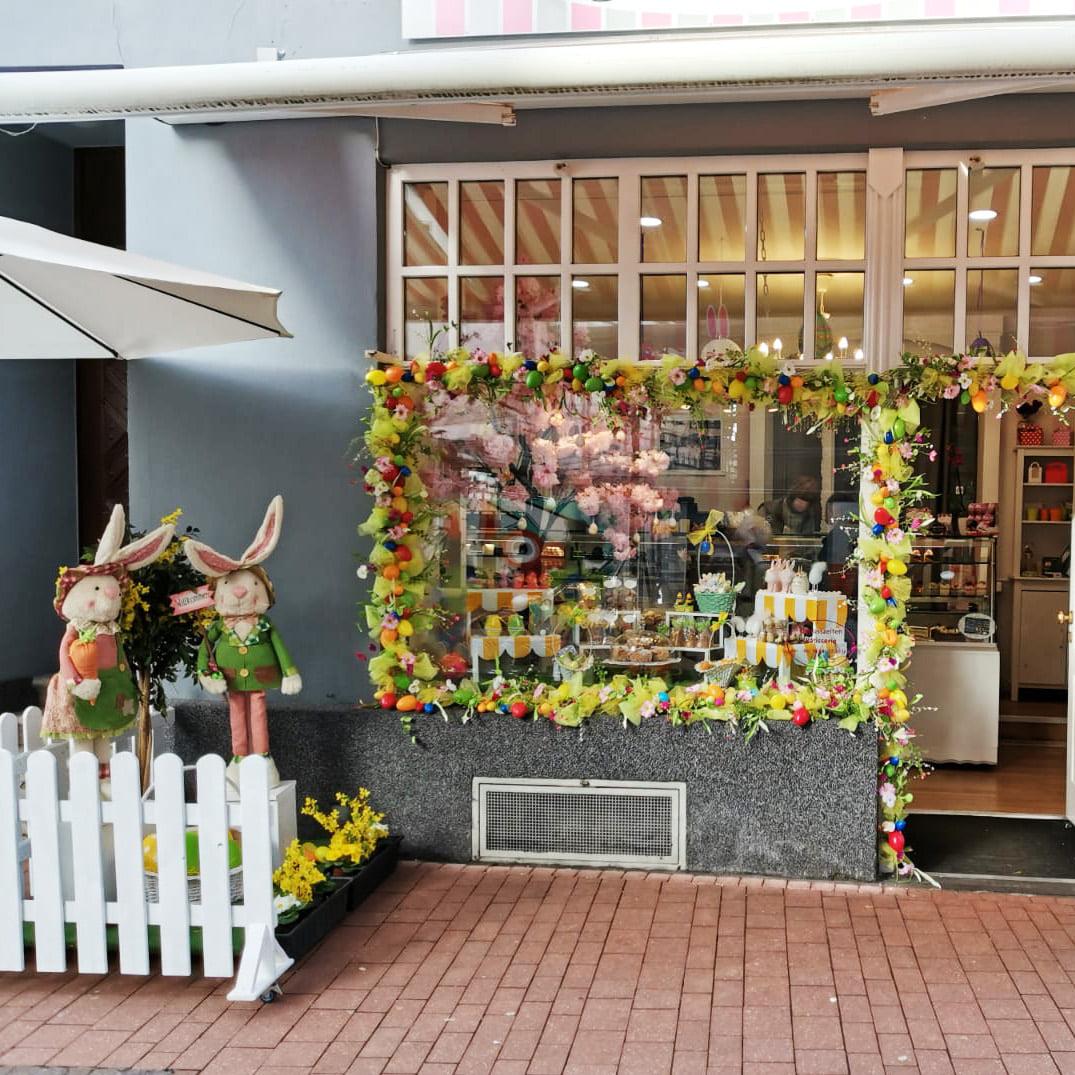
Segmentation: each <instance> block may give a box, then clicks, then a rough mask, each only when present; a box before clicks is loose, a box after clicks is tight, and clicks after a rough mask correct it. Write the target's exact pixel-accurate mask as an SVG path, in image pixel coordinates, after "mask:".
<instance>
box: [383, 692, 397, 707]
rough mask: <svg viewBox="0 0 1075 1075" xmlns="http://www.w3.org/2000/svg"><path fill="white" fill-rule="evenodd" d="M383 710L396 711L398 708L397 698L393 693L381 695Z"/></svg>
mask: <svg viewBox="0 0 1075 1075" xmlns="http://www.w3.org/2000/svg"><path fill="white" fill-rule="evenodd" d="M381 708H382V709H395V708H396V696H395V695H394V694H393V693H392V692H391V691H385V693H384V694H382V695H381Z"/></svg>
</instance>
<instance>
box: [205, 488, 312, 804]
mask: <svg viewBox="0 0 1075 1075" xmlns="http://www.w3.org/2000/svg"><path fill="white" fill-rule="evenodd" d="M283 519H284V501H283V498H282V497H279V496H277V497H274V498H273V500H272V503H270V504H269V509H268V511H267V512H266V513H265V520H264V522H262V524H261V528H260V529H259V530H258V533H257V536H256V537H255V538H254V541H253V543H252V544H251V545H250V547H249V548H248V549H247V550H246V552H244V553H243V555H242V556H241V557H240V558H239V559H238V560H233V559H232V558H231V557H228V556H224V555H223V554H221V553H219V552H217V551H216V550H214V549H211V548H210V547H209V546H208V545H206V544H204V543H203V542H200V541H194V540H190V541H187V542H185V543H184V548H185V550H186V554H187V558H188V559H189V560H190V562H191V563H192V564H193V565H194V567H195V568H196V569H197V570H198V571H200V572H201V573H202V574H203V575H205V577H206V578H208V579H210V580H211V581H212V583H213V587H214V598H215V608H216V618H215V620H214V621H213V623H212V624H211V625H210V627H209V629H208V631H207V632H206V635H205V639H204V641H203V642H202V645H201V648H200V649H199V651H198V682H199V683H201V685H202V686H203V687H204V688H205V690H207V691H208V692H209V693H210V694H226V695H227V699H228V713H229V717H230V720H231V751H232V767H234V766H236V765H237V763H238V762H239V761H240V760H241V759H242V758H244V757H245V756H246V755H247V754H265V755H268V754H269V719H268V713H267V711H266V707H265V692H266V691H267V690H271V689H274V688H276V687H279V688H280V690H281V692H282V693H283V694H298V692H299V691H300V690H302V677H301V676H300V675H299V670H298V669H297V668H296V667H295V663H294V661H292V659H291V654H290V653H288V651H287V648H286V647H285V646H284V643H283V639H281V637H280V633H279V632H278V631H277V630H276V628H275V627H274V626H273V624H272V621H271V620H270V619H269V618H268V617H267V616H266V615H265V613H266V612H268V610H269V608H270V607H271V606H272V604H273V602H274V600H275V595H274V593H273V587H272V583H271V582H270V581H269V576H268V575H266V574H265V571H264V569H263V568H262V567H261V566H260V565H261V563H262V562H263V561H264V560H266V559H267V558H268V556H269V554H270V553H271V552H272V551H273V549H275V548H276V543H277V541H278V540H279V538H280V527H281V524H282V523H283ZM270 760H271V759H270ZM233 774H234V768H233ZM271 775H272V778H273V780H274V782H276V783H279V774H278V773H276V771H275V766H273V769H272V770H271Z"/></svg>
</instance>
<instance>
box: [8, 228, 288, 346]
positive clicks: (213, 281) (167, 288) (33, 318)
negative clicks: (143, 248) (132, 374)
mask: <svg viewBox="0 0 1075 1075" xmlns="http://www.w3.org/2000/svg"><path fill="white" fill-rule="evenodd" d="M279 298H280V292H279V291H276V290H274V289H273V288H268V287H258V286H257V285H255V284H244V283H242V282H241V281H239V280H229V279H228V278H227V277H223V276H213V275H211V274H210V273H204V272H199V271H198V270H196V269H184V268H181V267H180V266H178V265H171V264H169V263H168V262H166V261H154V260H153V259H152V258H145V257H142V256H140V255H138V254H131V253H128V252H127V251H125V250H115V249H113V248H112V247H110V246H99V245H98V244H97V243H87V242H84V241H83V240H81V239H72V238H70V237H69V236H67V235H59V234H57V233H56V232H54V231H48V230H47V229H46V228H39V227H36V226H35V225H33V224H25V223H23V222H22V221H19V220H12V219H10V218H8V217H0V359H5V358H143V357H144V356H146V355H159V354H167V353H169V352H172V351H182V350H186V349H187V348H190V347H205V346H208V345H210V344H223V343H235V342H237V341H239V340H260V339H266V338H268V337H271V336H290V335H291V333H290V332H288V331H287V329H286V328H284V326H283V325H281V324H280V322H279V320H278V319H277V317H276V303H277V300H278V299H279Z"/></svg>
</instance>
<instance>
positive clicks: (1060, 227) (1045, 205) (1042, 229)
mask: <svg viewBox="0 0 1075 1075" xmlns="http://www.w3.org/2000/svg"><path fill="white" fill-rule="evenodd" d="M1030 252H1031V253H1032V254H1075V168H1070V167H1068V166H1066V165H1065V166H1064V167H1056V168H1035V169H1034V180H1033V183H1032V184H1031V204H1030Z"/></svg>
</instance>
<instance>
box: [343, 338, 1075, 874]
mask: <svg viewBox="0 0 1075 1075" xmlns="http://www.w3.org/2000/svg"><path fill="white" fill-rule="evenodd" d="M377 362H378V364H377V365H376V366H375V367H374V368H373V369H371V370H370V371H369V372H368V373H367V375H366V381H367V384H368V386H369V388H370V391H371V393H372V396H373V406H372V408H371V411H370V413H369V416H368V418H367V420H366V432H365V435H364V437H363V438H362V442H361V444H360V445H359V450H358V451H357V452H356V462H358V461H359V460H360V459H362V460H364V462H365V463H368V467H367V469H366V471H365V476H364V485H365V489H366V491H367V492H369V493H370V494H371V495H372V496H373V497H374V507H373V509H372V511H371V513H370V516H369V517H368V518H367V519H366V521H365V522H364V523H363V524H362V525H361V526H360V527H359V532H360V534H362V535H364V536H365V537H368V538H371V539H372V541H373V548H372V550H371V552H370V554H369V556H368V563H367V564H364V565H363V566H362V567H360V568H359V574H360V576H361V577H366V575H367V574H368V573H369V572H372V573H373V576H374V577H373V581H372V585H371V588H370V594H369V599H368V603H367V604H366V605H365V627H366V628H367V629H368V630H369V631H370V635H371V639H372V641H373V647H372V648H374V649H375V650H376V653H375V655H374V656H372V657H370V659H369V672H370V677H371V679H372V682H373V684H374V686H375V688H376V689H375V698H376V699H377V701H378V703H379V704H380V706H381V707H382V708H384V709H388V710H395V711H398V712H399V713H400V716H401V719H402V721H403V723H404V727H405V729H406V730H407V731H408V733H409V734H411V736H412V738H414V737H415V730H414V723H413V722H414V717H415V715H416V714H419V713H425V714H439V715H441V716H443V717H444V719H447V716H448V712H447V711H448V708H449V707H455V708H457V709H460V710H461V711H462V713H463V719H464V720H468V719H470V718H471V717H472V716H473V715H474V714H476V713H492V714H504V715H510V716H512V717H515V718H518V719H531V720H544V719H547V720H551V721H553V722H555V723H556V724H558V725H561V726H567V727H575V726H579V725H581V724H582V723H583V722H584V721H586V720H588V719H593V718H597V717H614V718H618V719H620V720H622V721H623V722H624V724H635V725H637V724H638V723H640V722H641V720H643V719H646V718H649V717H653V716H657V717H663V718H664V719H665V720H667V721H668V722H669V723H670V724H672V725H696V724H700V725H703V726H707V725H710V724H711V723H712V722H715V721H719V722H730V723H732V724H733V725H735V726H737V727H738V728H739V729H740V730H741V731H742V733H743V734H744V735H746V736H748V737H749V736H750V735H752V734H754V733H755V732H756V731H757V730H758V729H759V728H761V727H763V726H764V725H765V722H766V721H778V720H790V721H792V722H793V723H794V724H796V725H799V726H803V727H805V726H807V725H809V724H810V723H811V722H813V721H817V720H836V721H838V723H839V726H840V727H841V728H844V729H846V730H848V731H849V732H854V731H855V730H856V729H858V727H859V726H860V725H861V724H863V723H865V722H868V721H873V722H874V724H875V726H876V729H877V734H878V739H879V744H880V750H879V759H880V764H879V777H878V796H879V829H880V834H879V857H880V864H881V869H882V871H883V872H885V873H893V872H895V873H898V874H900V875H902V876H907V875H910V874H912V873H913V872H914V867H913V866H912V864H911V862H910V859H909V857H908V854H907V850H908V849H907V848H906V847H905V840H904V834H903V830H904V827H905V822H906V813H907V807H908V805H909V804H910V802H911V801H912V797H913V796H912V792H911V791H910V790H909V788H910V783H911V781H912V780H913V779H914V778H915V777H916V776H917V775H919V774H920V772H921V771H922V768H923V766H922V761H921V756H920V754H919V753H918V751H917V750H916V749H915V747H914V744H913V742H912V738H913V736H912V733H911V731H910V728H909V727H908V724H907V722H908V720H909V718H910V714H911V709H912V706H913V704H914V701H915V699H911V698H908V696H907V693H906V689H907V680H906V675H905V669H906V666H907V663H908V660H909V659H910V655H911V650H912V647H913V645H914V641H913V639H912V637H911V635H910V632H909V631H908V629H907V627H906V622H905V621H906V610H907V599H908V597H909V596H910V592H911V583H910V580H909V579H908V578H907V564H908V561H909V559H910V556H911V552H912V547H913V542H914V536H915V533H916V530H917V529H918V528H919V527H920V526H921V525H922V524H923V522H924V521H926V520H927V519H928V514H927V512H926V510H925V502H926V501H927V500H928V497H929V493H928V492H927V491H926V490H925V489H924V487H923V485H922V482H921V480H920V479H919V478H916V477H915V475H914V462H915V459H916V458H917V456H918V455H919V453H920V452H923V451H927V452H929V451H932V449H931V447H930V445H929V442H928V438H927V434H926V432H925V431H924V430H922V429H921V428H920V414H919V403H921V402H932V401H934V400H938V399H956V398H958V399H960V400H961V402H962V403H964V404H967V405H970V406H971V407H973V409H974V410H975V411H976V412H978V413H985V412H986V411H995V412H996V413H998V414H999V413H1003V411H1005V410H1006V409H1007V408H1008V407H1010V406H1013V405H1016V404H1019V403H1021V402H1023V401H1025V400H1028V399H1032V398H1038V397H1045V398H1047V400H1048V403H1049V405H1050V406H1051V407H1052V408H1053V409H1054V410H1056V411H1059V412H1065V411H1066V410H1067V409H1068V407H1069V401H1068V397H1069V394H1070V393H1072V392H1075V354H1067V355H1061V356H1059V357H1058V358H1056V359H1055V360H1053V361H1052V362H1051V363H1049V364H1048V365H1042V364H1030V363H1028V362H1027V360H1026V358H1025V357H1024V356H1023V355H1021V354H1018V353H1015V352H1013V353H1010V354H1008V355H1006V356H1004V357H1003V358H1000V359H994V358H992V357H977V356H962V355H945V356H929V357H925V358H920V357H918V356H914V355H907V354H905V355H903V356H902V357H901V361H900V364H899V365H898V366H896V367H895V368H893V369H891V370H888V371H886V372H885V373H883V374H877V373H865V372H862V371H859V370H855V371H845V370H844V369H843V368H842V367H841V366H840V365H839V363H835V362H828V363H825V364H824V365H821V366H815V367H811V368H809V369H802V370H796V369H795V368H794V367H792V366H789V365H782V364H781V363H780V362H779V361H778V360H777V359H776V357H775V356H773V355H770V354H766V353H764V351H763V350H762V349H760V348H757V347H754V348H750V349H748V350H747V351H746V352H740V351H728V352H726V353H725V354H724V355H722V356H721V358H720V359H719V360H718V361H712V360H711V361H710V362H708V363H705V364H703V363H702V362H694V361H691V360H688V359H684V358H680V357H678V356H666V357H665V358H664V359H663V360H662V361H660V362H659V363H652V362H650V363H638V362H633V361H627V360H620V359H611V360H610V359H602V358H600V357H598V356H596V355H593V354H587V355H584V356H583V357H581V358H579V359H575V360H572V359H570V358H568V357H567V356H565V355H562V354H559V353H553V354H550V355H548V356H546V357H544V358H543V359H541V360H533V359H527V358H525V357H524V356H523V355H521V354H495V353H494V354H485V353H482V352H478V351H475V352H473V353H471V352H468V351H466V350H463V349H458V350H454V351H449V352H447V353H444V354H441V355H435V356H434V357H432V358H428V357H423V358H420V359H417V360H415V361H412V362H408V363H404V362H401V361H400V360H398V359H395V358H392V357H390V356H387V355H378V356H377ZM434 394H435V395H436V398H437V400H438V401H439V405H440V406H444V405H445V401H448V405H455V404H456V403H458V404H460V405H465V404H466V403H467V401H468V399H470V400H481V401H483V402H485V403H487V404H502V405H508V403H509V402H512V401H514V403H515V404H516V405H517V404H518V401H519V399H520V397H521V396H527V395H528V396H529V398H530V399H531V400H532V403H533V405H535V406H538V407H544V408H546V409H551V410H555V409H559V408H562V407H563V406H564V404H565V402H566V401H570V400H571V399H572V397H579V398H587V399H588V400H589V402H590V404H592V405H595V406H597V407H599V408H600V409H602V410H603V412H604V414H605V416H606V418H607V421H608V422H609V423H610V425H611V426H613V427H614V426H615V424H616V423H620V422H624V421H627V420H629V419H630V417H631V416H632V414H638V413H651V414H658V415H659V414H662V413H667V412H670V411H672V410H677V409H678V410H682V409H687V410H689V411H690V413H691V416H692V417H693V418H701V417H703V416H704V414H705V413H706V411H707V409H708V408H709V407H711V406H712V405H714V404H717V405H726V404H728V403H734V404H738V405H742V406H745V407H748V408H750V409H753V408H754V407H755V406H765V407H771V406H776V407H779V408H781V409H782V410H783V411H784V413H785V417H786V418H787V419H788V420H789V421H805V422H809V423H811V424H812V425H813V426H814V427H817V426H820V425H824V424H827V423H832V422H834V421H836V420H837V419H840V418H843V417H857V418H858V419H859V421H860V422H861V424H862V427H863V432H864V435H863V438H862V447H861V450H860V452H859V455H858V466H859V467H860V469H861V475H860V476H861V478H862V488H863V494H864V501H863V503H862V504H861V506H860V517H861V530H860V538H859V541H858V547H857V551H856V553H855V558H856V559H857V560H858V563H859V568H860V572H861V573H862V574H861V584H860V594H861V596H862V599H863V603H864V604H865V609H863V610H861V612H862V614H865V613H868V622H867V625H866V629H865V631H864V638H865V643H864V647H863V649H862V651H861V652H860V653H859V671H858V672H857V673H856V672H853V671H852V670H851V669H850V668H849V667H847V666H843V667H833V666H830V665H828V664H827V662H826V661H825V659H824V658H823V657H820V658H815V659H814V660H813V661H812V662H811V664H810V666H809V668H808V670H807V674H806V676H805V677H804V678H803V679H802V680H800V681H798V682H795V683H785V684H779V685H777V684H776V683H775V682H773V683H768V684H765V685H759V684H758V683H756V682H754V681H752V680H750V679H740V680H739V681H738V683H737V684H736V685H735V686H734V687H728V688H723V687H718V686H716V685H714V684H708V683H698V684H691V685H685V686H671V685H669V684H667V683H665V681H664V680H663V679H661V678H660V677H656V676H628V675H614V676H612V677H611V678H610V679H608V680H607V681H605V682H603V683H599V684H595V685H591V686H583V685H582V684H581V677H569V678H568V679H567V680H566V681H565V682H561V683H559V684H555V685H553V684H547V683H544V682H542V681H539V680H535V679H530V678H524V677H518V678H515V679H511V680H507V679H504V678H503V677H501V676H499V675H498V676H496V677H495V678H494V679H493V680H491V681H490V682H488V683H478V682H474V681H473V680H470V679H468V678H466V670H467V669H466V663H465V661H463V660H462V658H460V657H459V656H458V655H451V654H450V655H448V657H447V658H442V659H441V661H439V662H438V661H437V660H435V659H434V657H433V655H432V654H431V652H430V651H429V650H428V649H427V648H425V646H427V645H428V641H427V640H428V639H429V638H431V636H432V633H433V632H434V631H435V630H436V628H437V627H438V626H440V625H443V624H444V623H446V622H448V621H449V620H451V619H452V618H453V614H452V613H451V612H450V611H449V610H447V609H443V608H440V607H437V606H434V605H432V604H431V601H430V596H431V589H432V587H433V585H434V583H435V579H436V573H437V572H436V564H437V555H438V550H437V548H436V547H435V546H436V540H437V533H438V528H437V526H436V522H437V519H438V516H439V515H440V514H441V513H440V511H439V508H438V503H437V501H436V499H435V498H434V497H433V496H431V495H430V491H429V489H428V488H427V485H426V483H425V482H424V481H423V479H422V477H421V476H420V475H419V473H418V470H419V462H420V461H421V460H423V459H424V458H426V457H427V456H428V455H429V454H430V449H431V443H430V437H429V432H428V426H429V423H430V422H431V421H432V420H433V419H434V418H435V413H434V412H435V407H433V406H431V405H430V403H429V400H430V397H431V396H433V395H434ZM363 448H364V452H363V451H362V449H363ZM363 656H364V655H363Z"/></svg>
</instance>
